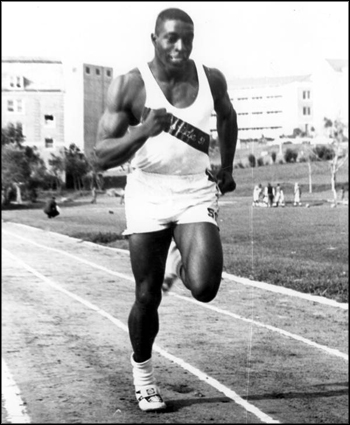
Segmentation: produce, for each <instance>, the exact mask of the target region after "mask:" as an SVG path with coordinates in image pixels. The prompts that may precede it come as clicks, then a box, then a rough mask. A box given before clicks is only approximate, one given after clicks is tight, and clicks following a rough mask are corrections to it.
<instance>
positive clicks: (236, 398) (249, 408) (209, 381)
mask: <svg viewBox="0 0 350 425" xmlns="http://www.w3.org/2000/svg"><path fill="white" fill-rule="evenodd" d="M3 252H4V253H5V254H6V255H8V256H10V257H11V258H12V259H13V260H14V261H16V263H17V264H20V265H21V266H22V267H23V268H25V269H26V270H28V271H29V272H30V273H32V274H33V275H34V276H36V277H37V278H39V279H40V280H42V281H43V282H45V283H46V284H48V285H49V286H51V287H52V288H54V289H56V290H58V291H60V292H62V293H64V294H65V295H68V296H69V297H70V298H73V299H74V300H76V301H78V302H80V303H81V304H83V305H85V306H86V307H88V308H89V309H91V310H93V311H95V312H96V313H98V314H100V315H101V316H103V317H105V318H106V319H108V320H110V321H111V322H112V323H113V324H115V325H116V326H118V327H119V328H120V329H122V330H123V331H125V332H127V333H128V332H129V331H128V326H126V325H125V324H124V323H123V322H121V321H120V320H118V319H116V318H115V317H113V316H112V315H111V314H109V313H107V312H106V311H104V310H102V309H101V308H99V307H97V306H96V305H94V304H92V303H91V302H89V301H87V300H85V299H84V298H82V297H80V296H79V295H76V294H74V293H73V292H70V291H68V290H67V289H64V288H62V287H61V286H60V285H58V284H57V283H55V282H54V281H53V280H51V279H49V278H47V277H46V276H44V275H42V274H41V273H39V272H38V271H37V270H35V269H34V268H32V267H31V266H29V265H28V264H26V263H25V262H24V261H22V260H20V259H19V258H17V257H16V256H15V255H14V254H12V253H11V252H10V251H8V250H7V249H3ZM153 349H154V351H156V352H158V353H159V354H160V355H162V356H163V357H165V358H167V359H168V360H170V361H172V362H174V363H176V364H177V365H179V366H180V367H182V368H183V369H185V370H187V371H189V372H190V373H192V374H193V375H194V376H196V377H197V378H198V379H199V380H201V381H204V382H206V383H207V384H208V385H210V386H212V387H213V388H215V389H217V390H218V391H219V392H221V393H224V394H225V395H226V396H227V397H228V398H230V399H231V400H233V401H234V402H235V403H236V404H238V405H240V406H242V407H243V408H244V409H245V410H246V411H247V412H250V413H252V414H253V415H255V416H256V417H257V418H258V419H259V420H261V421H262V422H264V423H275V424H276V423H277V424H278V423H280V421H278V420H276V419H273V418H272V417H271V416H269V415H267V414H266V413H264V412H262V411H261V410H260V409H258V408H257V407H256V406H254V405H252V404H251V403H249V402H248V401H246V400H244V399H243V398H242V397H240V396H239V395H238V394H237V393H236V392H235V391H233V390H231V389H230V388H228V387H226V386H225V385H223V384H221V383H220V382H219V381H217V380H216V379H214V378H212V377H210V376H209V375H207V374H205V373H204V372H202V371H201V370H199V369H197V368H196V367H194V366H191V365H190V364H189V363H187V362H185V361H184V360H182V359H180V358H179V357H176V356H173V355H172V354H170V353H168V352H167V351H166V350H164V349H162V348H161V347H159V346H158V345H157V344H154V345H153Z"/></svg>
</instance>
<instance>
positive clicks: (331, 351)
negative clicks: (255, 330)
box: [5, 230, 349, 361]
mask: <svg viewBox="0 0 350 425" xmlns="http://www.w3.org/2000/svg"><path fill="white" fill-rule="evenodd" d="M5 233H8V234H10V235H11V236H14V237H17V238H18V239H22V240H23V241H25V242H28V243H31V244H33V245H35V246H38V247H39V248H44V249H46V250H50V251H54V252H58V253H59V254H64V255H66V256H68V257H70V258H73V259H74V260H77V261H80V262H82V263H83V264H87V265H89V266H90V267H93V268H96V269H99V270H102V271H104V272H106V273H108V274H111V275H112V276H117V277H120V278H122V279H126V280H129V281H132V282H134V278H133V277H131V276H128V275H126V274H124V273H119V272H114V271H113V270H110V269H108V268H106V267H103V266H100V265H98V264H96V263H92V262H90V261H87V260H84V259H82V258H79V257H76V256H75V255H73V254H69V253H68V252H65V251H62V250H60V249H58V248H52V247H48V246H45V245H41V244H39V243H37V242H34V241H31V240H30V239H27V238H24V237H22V236H18V235H16V234H15V233H11V232H8V231H7V230H5ZM169 295H171V296H174V297H177V298H180V299H183V300H185V301H187V302H192V303H194V304H197V305H198V306H200V307H202V308H207V309H209V310H214V311H216V312H217V313H220V314H225V315H227V316H231V317H233V318H235V319H238V320H242V321H245V322H248V323H251V324H254V325H256V326H259V327H262V328H266V329H269V330H270V331H272V332H277V333H279V334H280V335H283V336H286V337H288V338H292V339H294V340H296V341H299V342H303V343H305V344H307V345H309V346H312V347H315V348H317V349H320V350H323V351H325V352H326V353H328V354H330V355H333V356H337V357H340V358H342V359H344V360H346V361H348V360H349V355H348V354H345V353H342V352H341V351H339V350H337V349H334V348H329V347H327V346H325V345H321V344H318V343H316V342H314V341H311V340H309V339H307V338H304V337H301V336H299V335H296V334H293V333H291V332H288V331H285V330H283V329H280V328H276V327H274V326H271V325H266V324H264V323H261V322H257V321H255V320H252V319H247V318H244V317H242V316H239V315H237V314H234V313H231V312H229V311H226V310H223V309H220V308H218V307H214V306H212V305H210V304H205V303H200V302H199V301H197V300H195V299H193V298H189V297H185V296H183V295H178V294H175V293H174V292H169Z"/></svg>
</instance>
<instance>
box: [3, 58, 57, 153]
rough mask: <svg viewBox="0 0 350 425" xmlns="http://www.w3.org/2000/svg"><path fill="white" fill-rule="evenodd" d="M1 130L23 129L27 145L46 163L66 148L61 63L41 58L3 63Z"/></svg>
mask: <svg viewBox="0 0 350 425" xmlns="http://www.w3.org/2000/svg"><path fill="white" fill-rule="evenodd" d="M1 90H2V109H1V111H2V112H1V119H2V127H6V125H7V124H8V123H13V124H14V125H16V124H17V123H20V124H21V125H22V132H23V135H24V136H25V143H26V144H28V145H29V146H36V147H37V148H38V149H39V151H40V154H41V156H42V158H43V159H45V160H47V159H49V158H50V153H51V152H58V151H59V150H60V149H62V147H63V146H64V144H65V123H64V121H65V91H64V79H63V67H62V62H61V61H59V60H48V59H41V58H30V59H26V58H5V59H2V87H1Z"/></svg>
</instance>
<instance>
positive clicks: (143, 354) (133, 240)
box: [128, 229, 172, 363]
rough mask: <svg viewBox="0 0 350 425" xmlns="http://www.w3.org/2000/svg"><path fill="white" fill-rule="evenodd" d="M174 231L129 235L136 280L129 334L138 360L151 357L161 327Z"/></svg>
mask: <svg viewBox="0 0 350 425" xmlns="http://www.w3.org/2000/svg"><path fill="white" fill-rule="evenodd" d="M171 237H172V230H171V229H167V230H164V231H160V232H154V233H138V234H133V235H131V236H130V238H129V247H130V259H131V267H132V271H133V273H134V277H135V282H136V291H135V296H136V297H135V302H134V305H133V307H132V309H131V311H130V314H129V320H128V325H129V334H130V340H131V345H132V347H133V350H134V360H135V361H136V362H138V363H141V362H144V361H146V360H148V359H150V358H151V355H152V346H153V342H154V340H155V337H156V335H157V333H158V330H159V320H158V307H159V305H160V302H161V299H162V291H161V287H162V283H163V278H164V270H165V262H166V258H167V254H168V249H169V245H170V241H171Z"/></svg>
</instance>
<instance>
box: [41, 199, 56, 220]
mask: <svg viewBox="0 0 350 425" xmlns="http://www.w3.org/2000/svg"><path fill="white" fill-rule="evenodd" d="M44 213H45V214H46V215H47V216H48V218H54V217H57V216H58V215H59V211H58V207H57V203H56V198H55V197H54V196H53V197H52V198H51V199H49V200H48V201H47V202H46V205H45V208H44Z"/></svg>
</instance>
